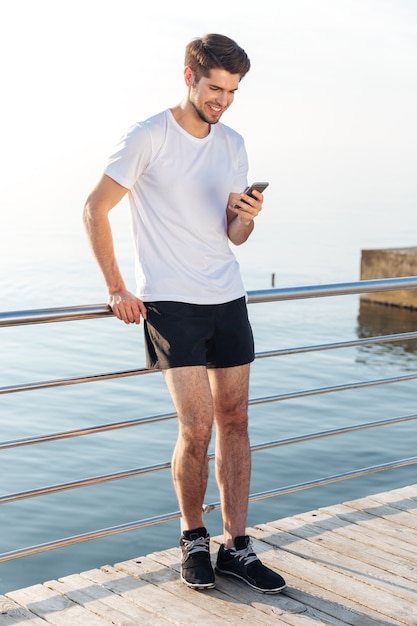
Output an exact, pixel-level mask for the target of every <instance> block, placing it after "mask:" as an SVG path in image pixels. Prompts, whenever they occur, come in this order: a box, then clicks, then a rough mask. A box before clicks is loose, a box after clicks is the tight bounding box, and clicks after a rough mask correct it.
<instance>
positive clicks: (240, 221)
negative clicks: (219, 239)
mask: <svg viewBox="0 0 417 626" xmlns="http://www.w3.org/2000/svg"><path fill="white" fill-rule="evenodd" d="M254 227H255V223H254V221H253V219H245V218H244V217H242V216H240V215H236V217H235V218H234V219H233V220H232V221H231V222H230V223H229V226H228V229H227V234H228V237H229V239H230V241H231V242H232V243H233V244H235V246H240V245H241V244H242V243H245V241H246V240H247V239H248V237H249V235H250V234H251V232H252V231H253V229H254Z"/></svg>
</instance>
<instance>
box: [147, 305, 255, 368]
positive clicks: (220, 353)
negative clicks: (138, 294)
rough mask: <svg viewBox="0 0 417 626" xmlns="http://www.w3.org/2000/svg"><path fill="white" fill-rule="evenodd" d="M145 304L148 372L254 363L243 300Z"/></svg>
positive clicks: (249, 328)
mask: <svg viewBox="0 0 417 626" xmlns="http://www.w3.org/2000/svg"><path fill="white" fill-rule="evenodd" d="M145 304H146V309H147V319H146V320H145V322H144V329H145V347H146V365H147V367H148V369H170V368H173V367H187V366H193V365H205V366H206V367H210V368H212V367H236V366H238V365H244V364H246V363H250V362H252V361H253V360H254V358H255V353H254V342H253V334H252V329H251V326H250V323H249V319H248V312H247V308H246V299H245V297H242V298H239V299H238V300H233V301H232V302H226V303H225V304H186V303H184V302H171V301H169V302H165V301H161V302H146V303H145Z"/></svg>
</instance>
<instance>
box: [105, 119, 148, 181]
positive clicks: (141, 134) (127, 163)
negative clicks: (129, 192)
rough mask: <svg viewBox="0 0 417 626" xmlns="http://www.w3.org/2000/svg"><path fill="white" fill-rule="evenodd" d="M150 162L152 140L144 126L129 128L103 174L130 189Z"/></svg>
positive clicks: (136, 125)
mask: <svg viewBox="0 0 417 626" xmlns="http://www.w3.org/2000/svg"><path fill="white" fill-rule="evenodd" d="M151 160H152V140H151V136H150V133H149V129H148V128H147V127H146V125H145V124H142V123H138V124H135V125H134V126H131V128H129V130H128V131H127V132H126V133H125V135H123V137H121V139H120V141H119V143H118V144H117V145H116V147H115V150H114V152H113V154H111V155H110V157H109V158H108V160H107V163H106V165H105V168H104V173H105V174H107V176H109V177H110V178H112V179H113V180H115V181H116V182H117V183H119V185H122V187H126V189H131V188H132V187H133V186H134V184H135V183H136V181H137V180H138V178H139V176H140V175H141V174H142V173H143V172H144V171H145V170H146V168H147V167H148V165H149V163H150V162H151Z"/></svg>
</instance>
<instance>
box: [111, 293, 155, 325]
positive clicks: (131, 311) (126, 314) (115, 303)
mask: <svg viewBox="0 0 417 626" xmlns="http://www.w3.org/2000/svg"><path fill="white" fill-rule="evenodd" d="M107 302H108V304H109V305H110V307H111V309H112V311H113V313H114V314H115V316H116V317H118V318H119V320H122V322H124V323H125V324H140V318H141V317H143V319H144V320H146V306H145V304H144V303H143V302H142V300H139V298H137V297H136V296H135V295H134V294H133V293H130V291H116V292H115V293H112V294H110V295H109V298H108V300H107Z"/></svg>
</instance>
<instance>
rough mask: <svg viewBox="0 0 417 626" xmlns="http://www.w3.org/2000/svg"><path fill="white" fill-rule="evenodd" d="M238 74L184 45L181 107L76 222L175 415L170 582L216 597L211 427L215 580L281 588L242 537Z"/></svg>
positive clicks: (148, 134)
mask: <svg viewBox="0 0 417 626" xmlns="http://www.w3.org/2000/svg"><path fill="white" fill-rule="evenodd" d="M249 68H250V62H249V59H248V57H247V55H246V53H245V51H244V50H243V49H242V48H240V47H239V46H238V45H237V44H236V43H235V42H234V41H232V40H231V39H229V38H228V37H225V36H222V35H216V34H211V35H206V36H205V37H203V38H201V39H195V40H193V41H192V42H190V43H189V44H188V46H187V47H186V55H185V69H184V80H185V85H186V94H185V97H184V99H183V100H182V101H181V102H180V104H178V105H177V106H174V107H173V108H172V109H168V110H166V111H163V112H162V113H159V114H157V115H155V116H154V117H152V118H150V119H148V120H146V121H144V122H142V123H139V124H136V125H134V126H133V127H132V128H131V129H129V131H128V132H127V134H126V135H125V136H124V137H123V138H122V139H121V141H120V143H119V145H118V146H117V148H116V150H115V152H114V153H113V155H112V156H111V157H110V159H109V161H108V164H107V167H106V169H105V172H104V175H103V176H102V178H101V180H100V181H99V183H98V185H97V186H96V188H95V189H94V190H93V191H92V192H91V194H90V196H89V197H88V199H87V202H86V205H85V208H84V222H85V225H86V229H87V233H88V237H89V240H90V243H91V246H92V249H93V252H94V254H95V257H96V259H97V261H98V263H99V266H100V268H101V270H102V273H103V276H104V279H105V282H106V286H107V290H108V302H109V304H110V306H111V308H112V310H113V312H114V313H115V315H116V316H117V317H118V318H119V319H120V320H122V321H124V322H125V323H127V324H129V323H136V324H139V322H140V320H141V318H143V320H144V331H145V343H146V349H147V366H148V367H150V368H157V369H161V370H162V371H163V374H164V378H165V381H166V384H167V386H168V389H169V391H170V394H171V397H172V400H173V402H174V405H175V408H176V411H177V414H178V424H179V433H178V440H177V443H176V446H175V450H174V454H173V459H172V474H173V482H174V487H175V491H176V494H177V497H178V502H179V506H180V510H181V516H182V521H181V524H182V535H181V538H180V545H181V549H182V566H181V580H182V581H183V582H184V583H185V584H187V585H188V586H189V587H192V588H194V589H209V588H211V587H214V585H215V579H214V572H213V568H212V565H211V561H210V550H209V539H210V538H209V534H208V532H207V530H206V528H205V527H204V522H203V517H202V505H203V501H204V495H205V491H206V486H207V478H208V461H207V449H208V446H209V442H210V438H211V434H212V427H213V423H214V424H215V426H216V449H215V455H216V462H215V464H216V479H217V483H218V486H219V491H220V498H221V504H222V515H223V523H224V544H222V546H221V547H220V550H219V554H218V557H217V563H216V571H217V572H218V573H220V574H223V575H230V576H235V577H238V578H240V579H242V580H244V581H245V582H246V583H247V584H249V585H250V586H251V587H253V588H255V589H257V590H258V591H262V592H269V593H271V592H275V593H276V592H279V591H281V590H282V589H283V588H284V587H285V581H284V580H283V578H282V577H281V576H280V575H279V574H277V573H275V572H273V571H272V570H270V569H269V568H267V567H265V566H264V565H263V564H262V563H261V561H260V560H259V559H258V558H257V557H256V555H255V554H254V553H253V550H252V545H251V541H250V539H249V537H248V536H246V534H245V530H246V518H247V506H248V494H249V478H250V448H249V439H248V416H247V406H248V384H249V367H250V365H249V364H250V363H251V362H252V361H253V359H254V348H253V337H252V331H251V328H250V324H249V321H248V316H247V309H246V300H245V290H244V287H243V284H242V280H241V277H240V273H239V266H238V263H237V261H236V259H235V257H234V255H233V253H232V251H231V249H230V247H229V240H230V241H231V242H233V243H234V244H236V245H239V244H242V243H243V242H245V241H246V240H247V238H248V237H249V235H250V233H251V232H252V230H253V226H254V219H255V218H256V216H257V215H258V214H259V212H260V211H261V209H262V202H263V196H262V194H261V193H259V192H257V191H255V192H254V197H249V196H248V195H246V194H244V193H242V190H243V189H244V188H245V187H246V184H247V171H248V162H247V156H246V151H245V147H244V142H243V139H242V138H241V136H240V135H238V134H237V133H236V132H235V131H233V130H232V129H230V128H228V127H226V126H224V125H223V124H221V123H219V121H220V118H221V116H222V115H223V113H224V112H225V111H226V110H227V109H228V107H229V106H230V105H231V104H232V102H233V99H234V95H235V93H236V91H237V89H238V87H239V83H240V81H241V79H242V78H243V76H244V75H245V74H246V73H247V71H248V70H249ZM126 193H128V194H129V201H130V206H131V211H132V222H133V232H134V239H135V246H136V279H137V295H133V294H132V293H130V292H129V291H128V290H127V288H126V286H125V283H124V281H123V278H122V276H121V273H120V271H119V268H118V265H117V261H116V258H115V255H114V250H113V242H112V233H111V229H110V225H109V219H108V214H109V211H110V210H111V209H112V208H113V207H114V206H115V205H116V204H118V202H119V201H120V200H121V199H122V198H123V196H124V195H125V194H126Z"/></svg>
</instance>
